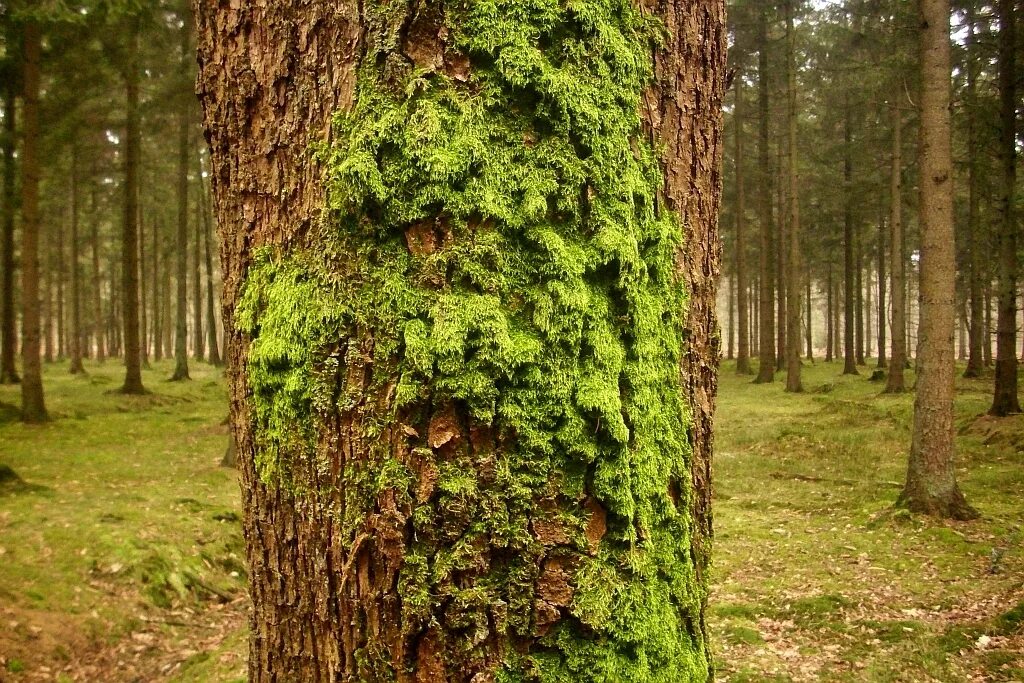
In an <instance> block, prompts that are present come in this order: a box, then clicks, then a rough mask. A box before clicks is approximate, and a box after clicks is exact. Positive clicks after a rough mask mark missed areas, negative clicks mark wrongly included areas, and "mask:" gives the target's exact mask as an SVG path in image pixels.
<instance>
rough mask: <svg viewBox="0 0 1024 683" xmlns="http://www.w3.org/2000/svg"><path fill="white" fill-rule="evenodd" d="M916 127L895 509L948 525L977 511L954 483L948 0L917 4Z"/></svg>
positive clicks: (953, 261)
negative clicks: (903, 428) (911, 315)
mask: <svg viewBox="0 0 1024 683" xmlns="http://www.w3.org/2000/svg"><path fill="white" fill-rule="evenodd" d="M919 9H920V20H921V21H920V24H919V25H920V29H919V35H920V41H921V45H920V47H921V54H920V57H921V62H920V64H921V95H920V111H921V122H920V132H919V136H920V137H919V152H918V156H919V164H918V165H919V173H920V178H919V181H918V182H919V185H920V204H919V206H920V221H921V274H920V285H919V287H920V292H921V321H920V326H919V330H918V337H919V341H918V365H919V367H920V372H919V374H918V377H917V391H916V395H915V399H914V432H913V440H912V442H911V446H910V460H909V465H908V468H907V482H906V486H905V487H904V489H903V492H902V493H901V494H900V497H899V504H900V505H903V506H906V507H907V508H909V509H910V510H911V511H914V512H922V513H925V514H930V515H938V516H942V517H952V518H955V519H971V518H973V517H976V516H977V513H976V512H975V511H974V510H973V509H972V508H971V507H970V505H968V504H967V501H966V500H965V499H964V496H963V494H962V493H961V492H960V488H959V486H958V485H957V481H956V470H955V468H954V464H953V459H954V440H953V375H954V373H955V370H956V369H955V366H954V362H953V317H954V315H955V301H954V297H955V279H956V258H955V255H956V252H955V246H954V231H953V192H952V187H951V185H952V182H953V177H952V173H953V163H952V157H951V153H950V123H949V98H950V62H949V52H950V45H949V15H950V10H949V0H919Z"/></svg>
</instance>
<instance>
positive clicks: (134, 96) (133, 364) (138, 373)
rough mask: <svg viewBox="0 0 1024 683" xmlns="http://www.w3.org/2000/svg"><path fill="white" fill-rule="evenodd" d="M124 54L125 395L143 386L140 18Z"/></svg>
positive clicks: (133, 21)
mask: <svg viewBox="0 0 1024 683" xmlns="http://www.w3.org/2000/svg"><path fill="white" fill-rule="evenodd" d="M127 34H128V35H127V41H126V45H127V55H126V61H125V64H124V86H125V103H126V109H125V139H124V234H123V235H122V238H121V263H122V266H121V267H122V273H121V282H122V291H121V307H122V316H121V317H122V323H123V329H124V332H123V349H124V365H125V375H124V385H123V386H122V387H121V391H122V392H123V393H125V394H144V393H145V392H146V389H145V387H143V386H142V344H141V341H140V339H139V208H138V207H139V155H140V147H141V140H140V136H141V133H140V130H139V64H138V58H139V19H138V17H135V16H133V17H131V18H129V20H128V26H127Z"/></svg>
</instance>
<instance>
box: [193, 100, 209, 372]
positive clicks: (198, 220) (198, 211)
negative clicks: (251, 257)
mask: <svg viewBox="0 0 1024 683" xmlns="http://www.w3.org/2000/svg"><path fill="white" fill-rule="evenodd" d="M189 109H191V107H189ZM190 151H191V150H190ZM197 171H198V173H197V175H198V180H197V187H196V192H197V194H201V193H202V191H203V189H202V183H203V178H202V173H201V169H197ZM194 206H195V212H194V216H193V220H194V221H195V239H194V241H193V247H194V248H195V249H194V251H193V252H192V355H193V357H194V358H195V359H196V360H197V361H203V360H206V348H205V346H206V338H205V337H204V336H203V282H202V278H201V276H200V272H201V271H200V265H199V264H200V262H201V261H202V258H203V213H202V212H203V205H202V202H201V201H200V200H199V199H198V197H197V198H196V201H195V204H194Z"/></svg>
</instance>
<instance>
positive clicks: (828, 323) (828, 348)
mask: <svg viewBox="0 0 1024 683" xmlns="http://www.w3.org/2000/svg"><path fill="white" fill-rule="evenodd" d="M832 286H833V285H832V262H831V261H829V262H828V280H827V287H828V292H827V294H826V295H825V296H826V297H827V299H826V301H825V362H826V363H831V362H832V357H833V356H832V345H833V344H834V343H835V337H834V336H833V335H834V334H835V325H833V323H832V315H833V311H832V309H833V306H834V305H835V304H834V302H833V301H832Z"/></svg>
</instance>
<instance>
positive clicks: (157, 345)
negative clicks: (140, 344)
mask: <svg viewBox="0 0 1024 683" xmlns="http://www.w3.org/2000/svg"><path fill="white" fill-rule="evenodd" d="M162 225H163V221H162V220H161V218H160V217H159V216H154V217H153V242H152V244H151V245H150V251H151V252H152V253H151V254H150V261H151V263H152V265H151V268H152V271H153V273H152V287H153V296H152V298H151V300H152V302H153V303H152V307H153V360H154V361H156V362H158V363H159V362H160V361H161V360H163V358H164V311H163V306H162V304H163V296H164V292H163V287H162V284H163V276H162V274H161V270H162V269H164V268H167V264H165V263H163V260H162V259H161V258H160V242H161V240H160V233H161V226H162Z"/></svg>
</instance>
